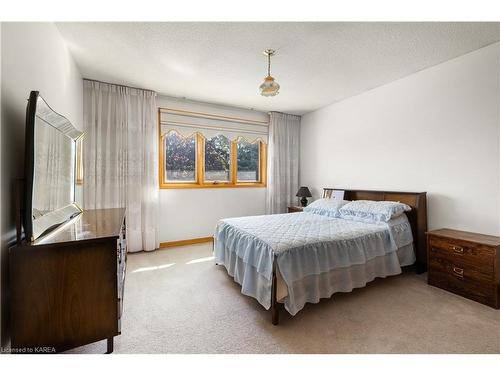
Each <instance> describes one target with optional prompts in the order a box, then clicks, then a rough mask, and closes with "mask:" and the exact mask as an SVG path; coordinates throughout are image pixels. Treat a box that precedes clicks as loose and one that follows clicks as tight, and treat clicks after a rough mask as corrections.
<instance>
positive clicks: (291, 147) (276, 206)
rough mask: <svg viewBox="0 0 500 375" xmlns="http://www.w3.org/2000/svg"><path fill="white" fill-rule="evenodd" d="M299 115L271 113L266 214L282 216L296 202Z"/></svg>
mask: <svg viewBox="0 0 500 375" xmlns="http://www.w3.org/2000/svg"><path fill="white" fill-rule="evenodd" d="M299 140H300V116H294V115H289V114H286V113H279V112H271V113H270V121H269V145H268V156H269V158H268V160H269V161H268V174H267V176H268V177H267V184H268V186H267V195H266V212H267V213H268V214H279V213H284V212H286V211H287V207H288V206H289V205H291V204H296V203H297V197H296V196H295V194H297V190H298V187H299Z"/></svg>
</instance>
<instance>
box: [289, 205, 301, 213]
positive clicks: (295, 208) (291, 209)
mask: <svg viewBox="0 0 500 375" xmlns="http://www.w3.org/2000/svg"><path fill="white" fill-rule="evenodd" d="M302 211H304V207H302V206H288V213H289V214H290V213H293V212H302Z"/></svg>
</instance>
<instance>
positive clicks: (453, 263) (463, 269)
mask: <svg viewBox="0 0 500 375" xmlns="http://www.w3.org/2000/svg"><path fill="white" fill-rule="evenodd" d="M427 253H428V273H427V277H428V279H427V280H428V283H429V284H430V285H433V286H437V287H438V288H442V289H445V290H447V291H449V292H452V293H455V294H459V295H461V296H463V297H466V298H469V299H472V300H474V301H477V302H480V303H482V304H485V305H488V306H491V307H493V308H495V309H498V308H500V237H496V236H488V235H483V234H478V233H470V232H463V231H459V230H453V229H439V230H433V231H430V232H428V233H427Z"/></svg>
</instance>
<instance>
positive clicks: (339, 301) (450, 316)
mask: <svg viewBox="0 0 500 375" xmlns="http://www.w3.org/2000/svg"><path fill="white" fill-rule="evenodd" d="M211 255H212V254H211V246H209V245H205V244H202V245H196V246H187V247H179V248H172V249H164V250H159V251H156V252H153V253H139V254H129V257H128V270H127V280H126V288H125V306H124V316H123V325H122V334H121V335H120V336H118V337H116V338H115V353H500V311H498V310H494V309H492V308H490V307H487V306H483V305H481V304H479V303H476V302H472V301H469V300H467V299H465V298H461V297H459V296H456V295H453V294H451V293H447V292H445V291H443V290H440V289H437V288H434V287H431V286H428V285H427V284H426V278H425V275H420V276H417V275H415V274H413V273H407V274H403V275H399V276H393V277H390V278H388V279H377V280H375V281H374V282H372V283H370V284H369V285H368V286H367V287H365V288H363V289H357V290H355V291H354V292H352V293H345V294H335V295H334V296H333V298H331V299H328V300H322V301H321V302H320V303H319V304H314V305H311V304H309V305H306V307H305V308H304V309H303V310H302V311H300V312H299V313H298V314H297V315H296V316H295V317H291V316H290V315H288V313H286V312H282V314H281V322H280V325H279V326H273V325H272V324H271V321H270V313H269V311H266V310H264V308H263V307H262V306H260V305H259V304H258V303H257V301H255V300H254V299H252V298H250V297H246V296H243V295H242V294H241V293H240V292H239V286H238V285H237V284H236V283H235V282H234V281H233V280H232V279H231V278H230V277H229V276H228V275H227V273H226V271H225V269H224V268H223V267H220V266H215V265H214V262H213V260H212V259H211V258H210V257H211ZM105 350H106V342H105V341H101V342H98V343H95V344H91V345H87V346H84V347H81V348H77V349H74V350H72V351H70V353H102V352H104V351H105Z"/></svg>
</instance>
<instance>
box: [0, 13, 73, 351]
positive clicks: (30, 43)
mask: <svg viewBox="0 0 500 375" xmlns="http://www.w3.org/2000/svg"><path fill="white" fill-rule="evenodd" d="M1 51H2V57H1V76H2V90H1V91H2V93H1V99H2V101H1V108H2V136H1V140H2V146H1V150H2V158H1V163H2V164H1V170H2V187H1V197H0V201H1V205H2V211H1V216H2V218H1V224H2V226H1V230H2V244H1V263H2V277H3V278H2V296H5V290H6V280H5V279H6V272H5V271H6V267H7V247H8V244H9V243H10V242H12V241H13V240H14V238H15V223H14V217H15V216H14V211H13V207H14V206H13V204H14V202H13V186H14V181H15V179H17V178H22V177H23V173H24V171H23V168H24V128H25V124H24V121H25V111H26V104H27V99H28V97H29V93H30V91H31V90H38V91H40V93H41V95H42V96H43V97H44V98H45V100H46V101H47V103H49V104H50V106H51V107H52V108H53V109H54V110H56V111H58V112H60V113H61V114H63V115H65V116H66V117H68V119H69V120H70V121H71V122H72V123H74V124H75V125H76V126H79V127H81V126H82V121H83V115H82V111H83V104H82V95H83V87H82V77H81V75H80V73H79V71H78V68H77V66H76V64H75V62H74V61H73V59H72V57H71V55H70V53H69V51H68V49H67V48H66V46H65V44H64V42H63V40H62V38H61V36H60V34H59V31H58V30H57V28H56V26H55V25H54V24H51V23H5V22H4V23H2V32H1ZM5 306H6V304H5V303H4V301H3V300H2V310H3V309H4V307H5ZM2 323H3V324H2V344H4V342H5V338H6V337H5V336H6V335H5V328H6V322H5V310H3V311H2Z"/></svg>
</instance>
